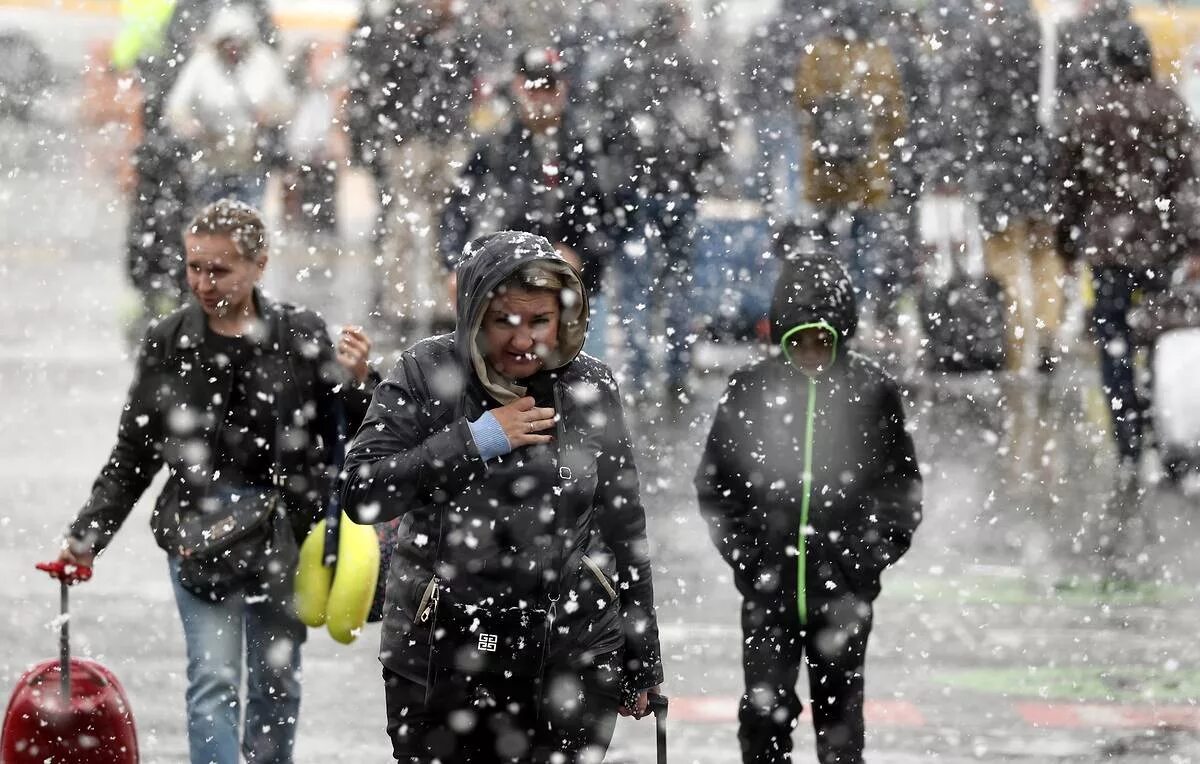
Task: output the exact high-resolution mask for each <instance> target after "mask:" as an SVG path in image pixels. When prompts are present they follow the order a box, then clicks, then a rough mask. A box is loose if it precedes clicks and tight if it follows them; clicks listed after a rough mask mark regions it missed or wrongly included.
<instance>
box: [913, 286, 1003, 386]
mask: <svg viewBox="0 0 1200 764" xmlns="http://www.w3.org/2000/svg"><path fill="white" fill-rule="evenodd" d="M920 303H921V322H922V326H923V327H924V329H925V337H926V338H927V339H928V341H929V344H928V346H927V348H926V360H927V363H928V366H929V368H930V369H931V370H933V371H942V372H959V373H963V372H967V373H970V372H985V371H999V370H1001V369H1003V368H1004V361H1005V330H1004V329H1005V319H1004V289H1003V288H1002V287H1001V286H1000V282H998V281H996V279H995V278H993V277H992V276H990V275H988V274H984V276H983V277H981V278H975V277H973V276H970V275H969V274H967V273H964V272H963V270H962V269H961V268H959V267H958V266H957V265H955V266H954V268H953V270H952V272H951V274H950V278H949V279H948V280H947V281H946V283H945V284H942V285H941V286H937V287H930V288H928V289H927V290H926V291H925V293H924V294H923V295H921V300H920Z"/></svg>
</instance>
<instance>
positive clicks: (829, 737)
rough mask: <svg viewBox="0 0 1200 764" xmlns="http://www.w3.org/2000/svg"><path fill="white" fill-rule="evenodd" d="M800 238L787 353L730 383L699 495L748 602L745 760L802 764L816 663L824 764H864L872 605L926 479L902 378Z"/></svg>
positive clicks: (911, 525) (782, 322) (779, 323)
mask: <svg viewBox="0 0 1200 764" xmlns="http://www.w3.org/2000/svg"><path fill="white" fill-rule="evenodd" d="M799 243H800V246H797V247H796V248H794V249H793V250H792V252H791V253H790V255H789V258H790V259H789V261H788V262H787V263H786V265H785V267H784V271H783V275H782V276H781V277H780V279H779V282H778V284H777V286H776V289H775V295H774V301H773V304H772V307H771V339H772V341H773V342H774V343H776V344H778V345H779V346H780V350H781V352H779V353H773V354H772V355H771V356H769V357H767V358H765V359H763V360H761V361H758V362H756V363H754V364H752V365H751V366H749V367H747V368H744V369H741V370H739V371H737V372H736V373H734V375H733V376H732V377H731V378H730V380H729V387H728V389H727V390H726V393H725V395H724V397H722V398H721V401H720V406H719V408H718V410H717V414H716V418H715V420H714V421H713V425H712V430H711V432H710V433H709V437H708V444H707V447H706V449H705V452H704V455H703V458H702V460H701V463H700V466H699V468H698V470H697V473H696V478H695V484H696V489H697V493H698V497H699V502H700V511H701V514H702V515H703V517H704V519H705V520H706V521H707V522H708V525H709V530H710V535H711V537H712V540H713V543H714V544H715V545H716V547H717V549H718V550H719V551H720V553H721V556H722V557H723V558H724V559H725V561H726V563H728V564H729V566H730V567H731V568H732V570H733V578H734V582H735V584H736V586H737V588H738V591H739V592H740V593H741V595H742V596H743V598H744V600H743V607H742V629H743V634H744V638H745V639H744V653H743V668H744V671H745V680H746V692H745V695H744V696H743V698H742V704H741V708H740V711H739V722H740V726H739V731H738V735H739V738H740V742H741V747H742V757H743V761H744V762H746V764H750V763H751V762H753V763H754V764H766V763H768V762H783V761H791V760H792V759H791V758H790V756H791V749H792V741H791V733H792V728H793V726H794V725H795V722H796V720H797V718H798V717H799V715H800V711H801V701H800V698H799V697H798V696H797V694H796V690H795V685H796V681H797V679H798V677H799V671H800V666H801V665H802V663H803V662H806V663H807V665H808V674H809V683H810V688H811V694H812V701H811V704H812V713H813V725H814V727H815V728H816V732H817V752H818V757H819V760H820V761H821V762H822V764H831V763H832V762H837V763H838V764H857V762H861V761H862V752H863V737H864V728H863V694H864V693H863V674H864V660H865V657H866V647H867V637H868V635H869V633H870V630H871V620H872V601H873V600H874V599H875V598H876V596H878V594H879V587H880V584H879V577H880V574H881V573H882V572H883V570H884V569H885V568H887V567H888V566H889V565H891V564H892V563H894V562H895V561H896V560H897V559H899V558H900V556H901V555H902V554H904V552H905V551H906V550H907V549H908V547H909V543H910V542H911V539H912V534H913V532H914V531H915V530H916V527H917V525H918V523H919V522H920V519H921V474H920V470H919V468H918V465H917V458H916V455H915V453H914V451H913V444H912V440H911V438H910V437H909V434H908V433H907V431H906V430H905V423H904V404H903V401H902V398H901V394H900V391H899V389H898V387H897V385H896V383H895V381H893V380H892V379H891V378H890V377H889V376H888V375H887V374H886V373H885V372H883V371H882V370H881V369H880V368H879V366H877V365H876V364H875V363H874V362H872V361H870V360H868V359H866V358H864V357H863V356H861V355H858V354H857V353H855V352H854V351H852V350H848V349H847V344H848V343H849V342H850V340H851V339H852V338H853V336H854V330H855V327H856V325H857V323H858V317H857V305H856V300H855V297H854V290H853V288H852V287H851V284H850V279H849V277H848V276H847V274H846V272H845V269H844V268H843V267H842V266H841V265H840V264H839V263H838V262H837V260H836V259H835V258H834V257H833V256H832V255H831V254H830V253H828V252H823V251H818V249H819V248H820V246H821V245H822V244H823V241H822V239H821V237H819V236H817V235H815V234H813V235H809V236H804V237H801V238H800V242H799ZM797 560H799V564H798V562H797Z"/></svg>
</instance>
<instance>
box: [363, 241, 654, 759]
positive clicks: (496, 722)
mask: <svg viewBox="0 0 1200 764" xmlns="http://www.w3.org/2000/svg"><path fill="white" fill-rule="evenodd" d="M457 276H458V278H457V290H458V300H457V310H458V325H457V328H456V330H455V332H454V334H448V335H442V336H436V337H432V338H429V339H426V340H423V341H421V342H418V343H417V344H416V345H414V346H413V347H411V348H409V349H408V350H406V351H405V352H404V353H403V354H402V356H401V358H400V361H399V362H398V363H397V364H396V366H395V368H394V369H393V370H392V373H391V374H390V375H389V376H388V377H387V379H385V380H384V381H383V382H382V383H381V384H380V386H379V387H378V388H377V389H376V392H375V396H374V400H373V401H372V403H371V407H370V409H369V410H368V412H367V417H366V419H365V420H364V421H363V424H362V428H361V429H360V430H359V431H358V434H357V435H356V436H355V438H354V440H353V442H352V443H351V446H350V449H349V451H348V453H347V455H346V475H347V479H346V482H345V485H344V487H343V492H342V496H343V500H344V506H346V507H349V508H350V509H348V512H349V513H350V516H351V518H352V519H354V520H355V521H356V522H381V521H386V520H389V519H392V518H396V517H399V518H401V522H400V526H399V529H398V531H397V533H398V539H397V543H396V547H395V552H394V555H393V557H392V560H391V565H390V569H389V571H388V579H387V595H386V603H385V606H384V616H383V631H382V638H381V642H382V644H381V647H380V656H379V657H380V662H381V663H383V666H384V670H383V674H384V681H385V697H386V700H387V717H388V734H389V736H390V737H391V740H392V746H393V755H394V756H395V758H396V759H397V760H400V761H404V762H429V761H433V760H437V761H440V762H442V764H450V763H451V762H487V763H488V764H492V763H494V762H512V761H519V762H530V761H533V762H549V761H552V760H553V761H558V762H575V761H577V760H578V761H593V760H598V758H600V756H602V754H603V752H604V750H605V749H606V748H607V747H608V742H609V739H610V738H611V736H612V732H613V726H614V724H615V721H616V716H617V713H618V710H619V708H620V707H621V700H622V694H624V695H625V697H626V703H627V710H628V711H629V712H632V713H634V714H635V715H638V716H641V715H643V714H644V713H645V712H646V708H647V703H648V695H649V694H650V693H652V692H657V687H658V685H659V684H660V683H661V682H662V678H663V673H662V665H661V659H660V655H659V645H658V627H657V621H656V616H655V610H654V589H653V583H652V575H651V569H650V552H649V547H648V543H647V539H646V518H645V512H644V511H643V509H642V503H641V499H640V496H639V489H638V477H637V469H636V466H635V464H634V458H633V449H632V446H631V442H630V437H629V432H628V429H627V428H626V425H625V419H624V416H623V414H622V411H621V403H620V400H621V399H620V396H619V393H618V390H617V385H616V382H615V381H614V380H613V376H612V372H611V371H610V370H609V369H608V367H607V366H605V365H604V364H602V363H601V362H600V361H598V360H596V359H595V358H592V357H591V356H589V355H587V354H585V353H582V352H581V348H582V347H583V342H584V337H585V335H586V331H587V323H588V302H587V290H586V289H585V288H584V286H583V282H582V280H581V278H580V275H579V272H578V270H577V269H576V268H574V267H573V266H572V265H570V264H568V263H567V261H566V260H565V259H564V258H563V256H562V255H561V254H559V253H558V252H557V251H556V250H555V249H554V248H553V247H552V246H551V244H550V242H549V241H548V240H547V239H545V238H543V237H541V236H534V235H532V234H529V233H523V232H516V231H504V232H500V233H495V234H489V235H485V236H481V237H478V238H476V239H474V240H473V241H472V242H471V243H470V244H468V245H467V247H466V250H465V251H464V253H463V256H462V258H460V260H459V264H458V267H457ZM452 603H453V604H456V605H462V606H463V609H465V610H467V611H468V612H472V611H474V612H475V613H476V615H478V613H479V612H481V611H486V613H484V615H479V616H478V618H477V619H476V621H475V624H474V625H473V626H472V627H471V628H470V629H467V628H466V627H465V626H464V627H463V628H458V627H456V626H455V622H454V621H453V620H451V619H452V618H453V614H454V613H455V612H457V611H455V610H454V608H452V607H451V604H452ZM514 610H518V611H527V612H529V613H533V612H534V611H539V612H543V613H549V614H550V615H549V616H548V617H547V618H546V619H545V621H546V622H548V623H549V628H548V629H547V628H545V626H542V628H541V629H539V632H538V634H539V635H540V634H547V635H548V641H547V643H546V649H545V652H544V654H543V655H542V657H541V660H540V661H539V662H538V665H539V666H540V667H541V670H537V671H532V672H529V673H521V674H517V675H515V676H505V675H504V674H503V673H499V672H498V671H495V672H493V671H491V669H493V668H494V666H483V665H482V664H481V663H480V662H470V661H468V660H466V659H465V658H464V659H461V660H460V659H459V658H458V657H456V658H455V660H453V661H449V662H439V661H438V660H437V656H436V655H435V654H434V650H435V649H437V650H441V649H442V646H443V645H450V647H449V648H447V652H449V653H450V654H452V655H455V656H463V655H466V654H467V652H469V651H470V650H474V649H477V650H478V651H479V657H480V658H483V657H485V656H484V654H483V653H484V651H490V652H492V653H493V655H492V656H491V658H490V660H493V661H499V662H503V660H504V658H505V656H503V655H495V654H494V653H495V652H496V643H495V641H493V642H492V643H491V645H490V647H489V646H487V643H486V641H485V638H490V639H492V640H495V639H496V638H497V637H500V638H505V637H508V636H511V630H510V631H504V630H495V629H492V628H485V627H489V626H492V625H494V624H495V621H493V620H490V619H487V618H486V616H487V614H489V613H495V612H501V611H507V612H511V611H514ZM479 619H484V620H483V621H482V622H481V621H480V620H479ZM539 623H541V622H539ZM535 628H536V627H535ZM475 631H478V632H479V634H478V635H476V634H475V633H474V632H475ZM531 636H534V635H532V634H531ZM476 638H478V640H479V643H478V647H477V648H476V647H475V640H476ZM454 640H460V641H459V642H455V641H454ZM622 690H624V691H625V692H624V693H622ZM463 718H470V719H472V720H473V724H472V725H470V726H469V727H464V726H463V723H462V719H463ZM597 754H599V756H598V755H597ZM593 756H594V757H595V758H591V757H593Z"/></svg>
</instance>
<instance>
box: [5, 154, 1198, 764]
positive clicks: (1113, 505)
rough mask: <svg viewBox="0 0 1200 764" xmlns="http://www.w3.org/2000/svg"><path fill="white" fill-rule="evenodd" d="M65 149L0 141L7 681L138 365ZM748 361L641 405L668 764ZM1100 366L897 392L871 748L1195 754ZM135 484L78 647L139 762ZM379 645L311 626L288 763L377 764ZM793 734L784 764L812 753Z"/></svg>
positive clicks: (1161, 589)
mask: <svg viewBox="0 0 1200 764" xmlns="http://www.w3.org/2000/svg"><path fill="white" fill-rule="evenodd" d="M10 151H11V150H10ZM60 153H61V154H62V161H48V160H47V161H39V162H36V163H32V164H22V163H21V161H20V160H19V157H12V156H8V157H6V160H5V161H6V164H5V166H4V167H3V170H4V171H3V172H2V173H0V283H2V284H3V286H4V293H5V294H4V299H3V300H2V301H0V398H2V399H3V400H4V405H3V406H2V407H0V432H2V433H3V434H4V450H3V457H4V458H3V459H0V479H2V481H3V485H5V487H6V491H5V501H4V502H3V503H2V504H0V581H3V582H4V585H3V586H2V587H0V607H2V609H0V645H4V646H5V649H4V651H3V654H2V655H0V690H2V691H3V692H4V693H7V692H8V691H9V689H10V688H11V687H12V686H13V684H14V682H15V681H16V679H17V677H18V676H19V675H20V674H21V672H22V671H24V670H25V669H26V668H27V667H28V666H29V665H30V664H32V663H33V662H36V661H39V660H42V659H45V658H49V657H52V656H54V655H55V654H56V649H57V624H56V623H55V617H56V615H57V608H58V603H57V597H56V586H55V585H54V584H53V582H51V581H50V580H49V579H47V578H44V577H43V576H42V575H41V574H36V575H35V571H34V570H33V564H34V563H35V562H37V561H39V560H42V559H48V558H49V557H51V556H52V554H53V553H54V551H55V549H56V543H57V541H56V540H57V537H58V535H59V533H60V532H61V531H62V529H63V527H64V526H65V524H66V523H67V521H68V519H69V517H70V516H71V515H72V513H74V512H75V511H76V510H77V509H78V507H79V505H80V503H81V502H82V501H83V499H84V497H85V496H86V494H87V492H88V489H89V487H90V484H91V480H92V479H93V478H94V476H95V474H96V472H97V470H98V469H99V468H100V466H101V465H102V463H103V460H104V459H105V458H106V457H107V454H108V451H109V448H110V447H111V442H112V438H113V436H114V433H115V425H116V421H117V416H118V413H119V410H120V406H121V403H122V401H123V398H124V395H125V390H126V386H127V385H128V382H129V377H130V370H131V359H130V356H129V348H128V345H127V342H126V340H125V336H124V331H125V328H124V327H125V320H126V317H127V316H128V314H129V306H130V305H131V304H132V302H133V297H132V293H131V291H130V289H129V287H127V286H126V283H125V276H124V271H123V258H124V253H123V243H122V242H123V238H122V237H123V226H124V220H123V215H124V208H123V206H122V205H121V204H120V203H119V202H118V201H117V199H118V196H117V194H116V191H115V189H114V188H113V186H112V183H111V181H110V179H109V178H108V177H107V176H106V175H104V174H103V173H102V172H100V171H97V170H92V169H89V166H88V165H87V164H85V163H84V160H83V158H82V157H83V154H82V153H81V152H79V151H78V150H77V149H74V148H72V149H63V150H62V151H61V152H60ZM14 161H15V162H16V163H15V164H14V163H13V162H14ZM68 168H69V169H68ZM80 177H83V178H85V180H82V181H81V180H80V179H79V178H80ZM86 178H91V181H88V180H86ZM347 193H353V188H351V189H350V190H349V191H348V192H347ZM354 241H355V240H354V238H353V237H351V245H352V246H353V244H354ZM318 260H319V261H318ZM270 270H271V272H272V279H273V281H272V283H271V285H272V286H273V287H274V291H275V293H276V294H278V295H280V296H283V297H285V298H293V299H298V300H302V301H307V302H316V303H318V304H319V305H320V306H321V307H322V308H323V309H324V310H325V311H326V316H327V319H328V320H329V323H330V324H331V325H332V326H336V325H339V324H342V323H348V322H361V321H363V320H364V319H365V312H366V308H365V306H364V302H365V299H366V294H367V290H368V289H369V286H370V278H369V268H368V265H367V261H366V259H365V257H364V256H363V255H361V254H347V255H345V256H343V257H342V258H340V259H335V260H328V259H324V260H321V259H319V258H318V259H314V258H310V257H309V256H307V255H303V254H301V255H296V254H295V253H292V254H290V255H288V254H285V253H282V252H281V253H279V254H278V256H277V257H276V258H275V259H274V260H273V261H272V263H271V266H270ZM327 272H330V273H333V274H334V276H335V283H334V285H333V286H332V287H330V285H329V279H328V277H327V275H326V273H327ZM376 339H377V341H378V343H379V344H380V345H386V344H387V341H386V337H384V336H377V338H376ZM755 352H757V351H756V349H754V348H749V347H738V348H732V349H726V350H724V351H722V352H720V353H712V352H710V353H707V354H705V355H706V357H707V358H708V359H710V360H711V359H717V360H719V361H720V365H718V366H715V367H713V368H711V369H709V370H707V371H706V373H703V374H699V373H698V374H696V375H695V378H694V381H695V396H694V403H693V404H692V406H691V407H690V408H689V409H688V410H687V411H686V412H685V415H684V417H683V420H682V422H680V423H676V424H671V425H665V424H651V423H648V422H647V421H646V420H644V419H639V420H638V421H639V423H640V424H641V425H642V426H641V427H640V428H639V448H640V452H641V468H642V471H643V490H644V497H643V498H644V502H645V505H646V509H647V515H648V519H649V524H650V538H651V542H652V545H653V550H654V559H655V575H656V581H655V583H656V588H657V591H658V605H659V613H660V623H661V625H662V631H663V633H662V636H663V648H664V652H665V656H666V662H667V677H668V679H667V684H666V686H665V688H664V689H665V691H666V692H668V693H669V694H670V695H671V696H672V698H673V705H672V709H671V722H670V734H671V748H672V756H673V758H672V761H675V762H698V763H701V762H702V763H705V764H708V763H712V764H718V763H719V764H730V763H731V762H735V761H736V760H737V743H736V737H735V732H736V725H735V723H734V721H735V715H736V708H737V700H738V696H739V694H740V692H741V668H740V632H739V629H738V609H739V602H738V599H737V597H736V594H735V592H734V589H733V585H732V582H731V580H730V576H729V574H728V572H727V570H726V568H725V566H724V564H723V563H722V562H721V561H720V559H719V557H718V556H717V554H716V552H715V550H714V549H713V548H712V546H711V544H710V542H709V540H708V537H707V534H706V532H705V529H704V527H703V524H702V521H701V519H700V517H699V514H698V512H697V510H696V506H695V501H694V496H693V493H692V488H691V476H692V473H693V470H694V468H695V464H696V461H697V459H698V455H699V451H700V447H701V444H702V443H703V440H704V437H705V435H706V433H707V428H708V421H709V417H710V416H711V413H712V411H713V410H714V408H715V402H716V399H717V397H718V396H719V395H720V393H721V391H722V389H723V386H724V380H725V377H726V375H727V374H728V373H729V372H730V371H732V369H733V367H734V365H735V364H736V363H738V362H739V359H745V358H748V357H750V355H752V354H753V353H755ZM1096 376H1097V375H1096V372H1095V359H1094V350H1093V349H1092V348H1091V346H1090V345H1089V344H1088V343H1087V342H1086V341H1080V342H1079V343H1077V345H1076V346H1074V347H1072V348H1071V352H1070V353H1068V354H1067V356H1066V357H1065V358H1064V360H1063V363H1062V364H1061V365H1060V367H1059V369H1058V370H1057V371H1056V372H1055V373H1054V374H1052V375H1049V376H1037V375H1030V376H1027V377H1013V378H1007V377H1004V378H998V379H992V378H974V379H945V380H934V379H929V378H918V379H916V380H914V382H913V384H911V385H910V387H909V397H910V401H911V407H910V425H911V427H912V430H913V433H914V436H915V438H916V441H917V445H918V453H919V455H920V459H921V464H922V470H923V472H924V474H925V477H926V512H925V521H924V524H923V525H922V527H921V528H920V530H919V531H918V533H917V536H916V540H915V543H914V546H913V548H912V550H911V551H910V552H909V553H908V555H907V556H906V557H905V558H904V560H903V561H902V562H901V563H900V564H899V565H898V566H897V567H896V568H894V569H893V570H891V571H889V572H888V573H887V574H886V575H885V578H884V593H883V595H882V597H881V598H880V599H879V600H878V602H877V603H876V615H875V619H876V620H875V626H874V629H873V635H872V638H871V647H870V651H869V654H868V662H867V666H868V669H867V693H868V707H867V717H868V718H867V721H868V760H869V761H871V762H875V763H876V764H901V763H903V764H908V763H909V762H918V761H920V762H925V761H937V762H947V763H950V762H1007V761H1021V762H1099V761H1114V762H1129V763H1130V764H1140V763H1142V762H1171V763H1172V764H1183V763H1184V762H1200V641H1198V640H1197V634H1198V633H1200V608H1197V595H1198V592H1200V555H1198V554H1197V553H1196V551H1195V550H1196V549H1198V548H1200V545H1198V543H1197V542H1200V528H1198V527H1197V526H1198V522H1197V521H1198V520H1200V506H1198V503H1197V499H1196V498H1194V497H1193V498H1190V499H1189V498H1186V497H1185V496H1184V495H1183V494H1182V493H1181V492H1180V491H1178V490H1177V489H1175V488H1173V487H1171V486H1169V485H1168V484H1167V483H1166V482H1155V481H1154V480H1153V478H1154V477H1155V471H1154V470H1152V469H1149V468H1148V469H1147V470H1146V472H1147V483H1146V490H1145V492H1144V494H1143V495H1141V496H1140V497H1138V496H1119V495H1116V494H1114V491H1113V483H1114V480H1113V473H1114V464H1113V460H1112V458H1111V456H1110V448H1111V447H1110V441H1109V439H1108V434H1107V431H1106V427H1107V415H1106V412H1105V405H1106V403H1105V401H1104V398H1103V395H1102V394H1101V393H1100V392H1099V390H1098V389H1097V380H1096ZM154 493H155V491H154V490H153V489H152V491H151V492H150V493H149V494H148V495H147V496H148V498H147V499H144V500H143V501H142V502H141V504H140V505H139V506H138V508H137V509H136V510H135V511H134V512H133V514H132V515H131V517H130V519H129V521H128V522H127V524H126V527H125V528H124V530H123V532H122V533H121V534H120V535H119V536H118V537H117V539H116V541H115V542H114V543H113V545H112V547H111V548H110V549H109V551H108V552H106V553H105V555H104V556H103V557H102V558H101V559H100V560H99V563H98V566H97V573H96V578H95V579H94V580H93V581H92V582H91V583H88V584H87V585H85V586H82V587H79V588H77V589H75V590H73V593H72V594H73V597H72V633H73V643H72V644H73V649H74V651H75V652H76V654H79V655H87V656H91V657H94V658H96V659H98V660H101V661H102V662H104V663H105V664H107V665H108V666H110V667H111V668H112V669H113V670H114V671H115V673H116V674H117V676H118V677H119V678H120V679H121V680H122V682H124V684H125V686H126V689H127V690H128V692H129V695H130V699H131V702H132V705H133V709H134V712H135V715H136V720H137V725H138V732H139V739H140V742H141V746H142V751H143V759H144V760H145V761H147V762H183V761H185V760H186V741H185V730H184V712H183V692H184V686H185V676H184V668H185V661H184V655H183V638H182V633H181V630H180V627H179V624H178V617H177V615H176V612H175V605H174V602H173V599H172V596H171V592H170V587H169V584H168V579H167V570H166V560H165V557H164V555H163V554H162V552H161V551H159V550H158V549H157V548H156V546H155V545H154V542H153V540H152V538H151V535H150V532H149V528H148V524H147V521H148V515H149V509H150V503H151V500H152V497H153V495H154ZM378 636H379V635H378V627H377V626H369V627H367V628H366V629H365V631H364V633H363V634H362V635H361V637H360V638H359V640H358V641H357V642H356V643H354V644H353V645H350V646H345V647H344V646H340V645H337V644H336V643H334V642H333V641H332V640H331V639H329V637H328V635H326V634H325V633H324V632H314V633H312V634H311V635H310V637H309V642H308V644H307V646H306V650H305V653H304V687H305V694H304V699H303V710H302V717H301V721H300V734H299V743H298V749H297V759H298V761H300V762H306V763H314V764H315V763H316V762H364V761H375V762H382V761H387V760H390V758H389V756H390V750H389V748H388V745H387V742H386V737H385V735H384V733H383V726H384V714H383V697H382V684H381V681H380V671H379V664H378V662H377V661H376V658H375V652H376V646H377V641H378ZM809 724H810V718H809V716H808V714H807V712H806V713H805V715H804V716H803V717H802V719H801V726H800V729H799V731H798V733H797V752H798V756H797V760H799V761H812V760H813V758H814V757H813V754H812V753H811V752H812V735H811V731H810V728H809ZM653 744H654V740H653V725H652V724H651V723H650V722H648V721H646V722H642V723H633V722H628V721H622V722H621V723H620V725H619V726H618V731H617V735H616V738H615V741H614V744H613V747H612V750H611V751H610V754H609V757H608V759H607V760H608V761H611V762H650V761H653Z"/></svg>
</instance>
